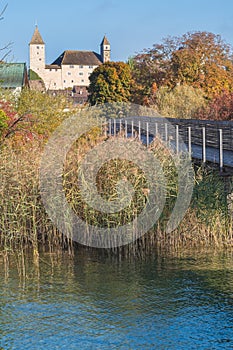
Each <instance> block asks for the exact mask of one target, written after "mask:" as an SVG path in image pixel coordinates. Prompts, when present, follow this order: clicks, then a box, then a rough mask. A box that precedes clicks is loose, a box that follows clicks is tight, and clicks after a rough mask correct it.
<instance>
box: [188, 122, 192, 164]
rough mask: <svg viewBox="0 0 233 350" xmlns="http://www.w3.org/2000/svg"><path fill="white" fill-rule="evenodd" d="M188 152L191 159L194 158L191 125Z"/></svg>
mask: <svg viewBox="0 0 233 350" xmlns="http://www.w3.org/2000/svg"><path fill="white" fill-rule="evenodd" d="M188 152H189V157H190V159H191V158H192V130H191V126H189V127H188Z"/></svg>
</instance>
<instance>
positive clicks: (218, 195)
mask: <svg viewBox="0 0 233 350" xmlns="http://www.w3.org/2000/svg"><path fill="white" fill-rule="evenodd" d="M103 141H104V137H103V136H102V135H101V136H99V133H98V132H96V133H95V136H94V137H93V138H92V137H91V135H86V137H82V139H81V140H78V141H77V142H76V143H75V144H74V146H73V147H72V148H71V150H70V152H69V153H68V155H67V159H66V163H65V165H64V174H63V175H64V179H63V180H64V190H65V193H66V198H67V201H68V202H69V203H70V205H71V207H72V209H73V210H74V211H75V212H76V213H77V215H79V217H81V218H82V219H83V220H84V221H86V222H87V223H89V224H92V225H97V226H101V227H118V226H120V225H124V224H126V223H129V222H131V221H132V220H133V219H134V218H135V217H136V216H137V215H138V214H139V213H140V212H141V211H142V209H143V207H144V205H145V203H146V201H147V198H148V193H147V181H146V178H145V174H144V173H143V172H142V170H140V169H139V168H137V166H135V164H134V163H133V162H129V161H126V160H120V159H114V160H112V161H110V162H108V163H106V164H104V165H103V167H102V168H101V169H100V171H99V172H98V175H97V179H96V185H97V188H98V191H99V193H100V194H101V195H102V196H103V197H104V198H105V199H106V200H110V201H111V200H115V198H117V197H116V196H117V191H116V188H117V186H116V184H117V182H118V181H119V180H122V179H127V180H129V181H130V182H131V184H132V186H133V188H134V196H133V200H132V202H131V203H130V205H128V206H127V207H126V208H125V209H124V210H122V211H120V212H117V213H110V214H104V213H101V212H100V211H97V210H94V209H93V208H91V207H89V206H88V205H87V203H85V202H84V201H83V198H82V196H81V193H80V188H79V187H78V185H77V175H78V172H79V164H80V162H81V160H82V158H83V156H84V155H85V153H87V152H88V151H89V150H90V148H92V147H95V145H96V144H97V143H98V142H103ZM132 142H139V141H137V140H135V141H132ZM150 150H151V152H154V154H155V156H156V157H159V159H160V161H161V163H162V167H163V171H164V174H165V176H166V179H167V182H168V185H167V197H166V204H165V207H164V210H163V213H162V215H161V217H160V219H159V221H158V222H157V223H156V224H155V226H154V227H153V228H152V229H151V230H150V231H149V232H148V233H147V234H145V235H144V236H143V237H142V238H141V239H139V240H138V241H137V242H134V243H132V244H130V245H129V246H127V247H123V248H117V249H113V250H112V251H111V253H113V254H114V253H117V254H118V253H119V251H120V252H122V254H123V253H124V252H134V253H135V254H141V252H142V251H143V252H144V253H145V254H146V252H148V251H150V250H152V249H164V248H166V249H171V250H172V249H173V250H174V249H179V248H181V247H184V246H186V247H194V246H204V247H205V246H206V247H207V246H210V245H213V246H215V247H216V246H217V247H222V246H232V245H233V233H232V218H231V217H230V216H229V213H228V211H227V201H226V193H225V190H224V181H223V179H222V178H220V176H219V175H218V174H217V173H215V172H214V171H213V170H211V169H207V168H205V169H203V168H201V167H198V168H197V169H196V171H195V186H194V191H193V198H192V201H191V205H190V207H189V209H188V211H187V213H186V215H185V218H184V220H183V221H182V222H181V224H180V225H179V227H178V228H177V229H176V230H175V231H173V232H172V233H169V234H168V233H166V232H165V229H164V228H165V226H166V222H167V221H168V219H169V216H170V214H171V211H172V209H173V206H174V203H175V201H176V195H177V172H176V168H175V166H174V161H173V159H172V158H171V156H170V154H169V153H168V152H167V151H166V149H164V148H163V146H162V145H161V143H160V142H159V140H158V139H157V140H155V141H154V143H153V144H152V145H151V146H150ZM42 151H43V146H42V145H41V144H40V143H39V142H36V141H32V142H28V143H27V144H25V145H23V146H22V147H15V146H14V143H13V142H12V141H11V140H8V141H7V143H6V144H5V145H4V147H3V148H2V149H1V159H0V193H1V195H0V212H1V221H0V247H1V250H2V251H4V252H5V253H6V252H9V251H16V250H21V251H24V250H25V249H27V248H30V249H32V250H33V254H34V257H37V256H38V255H39V252H40V250H43V251H45V250H48V251H50V252H53V251H55V250H60V251H62V250H68V252H69V254H72V253H73V248H74V246H73V243H72V240H71V239H67V237H64V236H63V234H62V233H61V232H59V231H58V229H57V228H56V227H55V225H54V224H53V223H52V222H51V221H50V219H49V218H48V215H47V214H46V212H45V209H44V207H43V204H42V201H41V197H40V192H39V164H40V157H41V154H42ZM155 247H156V248H155Z"/></svg>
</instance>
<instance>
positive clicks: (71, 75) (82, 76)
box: [29, 26, 111, 90]
mask: <svg viewBox="0 0 233 350" xmlns="http://www.w3.org/2000/svg"><path fill="white" fill-rule="evenodd" d="M110 52H111V48H110V44H109V41H108V39H107V38H106V36H104V38H103V40H102V42H101V44H100V54H98V53H96V52H94V51H76V50H75V51H71V50H67V51H64V52H63V53H62V54H61V55H60V56H59V57H58V58H57V59H56V60H55V61H54V62H53V63H52V64H49V65H47V64H46V63H45V43H44V41H43V39H42V37H41V35H40V32H39V30H38V27H37V26H36V28H35V31H34V33H33V36H32V39H31V41H30V43H29V56H30V57H29V59H30V69H31V70H32V71H34V72H35V73H37V74H38V75H39V77H40V78H41V79H43V81H44V84H45V88H46V90H64V89H68V88H73V87H74V86H77V87H87V86H88V85H89V83H90V82H89V76H90V74H91V73H92V72H93V70H94V69H95V68H96V67H98V66H99V65H100V64H102V63H104V62H108V61H110Z"/></svg>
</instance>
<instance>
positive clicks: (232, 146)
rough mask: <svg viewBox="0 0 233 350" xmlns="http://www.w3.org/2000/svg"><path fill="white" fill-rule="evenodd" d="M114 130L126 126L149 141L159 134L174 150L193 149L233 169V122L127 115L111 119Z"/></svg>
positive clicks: (127, 130) (128, 133) (194, 154)
mask: <svg viewBox="0 0 233 350" xmlns="http://www.w3.org/2000/svg"><path fill="white" fill-rule="evenodd" d="M109 130H110V132H111V134H116V133H117V132H118V131H120V130H124V132H125V136H127V137H130V136H131V137H132V135H135V136H137V137H139V139H141V140H142V141H143V142H144V143H145V144H147V145H148V144H149V143H150V142H151V141H152V139H153V138H154V137H155V136H159V137H160V138H161V139H162V140H163V141H164V142H167V143H169V145H170V146H171V147H172V148H173V150H174V151H177V152H179V151H180V150H183V151H187V152H189V154H190V156H191V157H192V158H193V159H197V160H199V161H202V162H203V163H206V162H209V163H212V164H217V165H218V166H219V168H220V170H221V171H223V170H224V169H225V168H230V169H231V171H233V122H231V121H229V122H223V121H206V120H190V119H172V118H159V117H127V118H124V119H122V120H121V119H114V120H113V119H112V120H109Z"/></svg>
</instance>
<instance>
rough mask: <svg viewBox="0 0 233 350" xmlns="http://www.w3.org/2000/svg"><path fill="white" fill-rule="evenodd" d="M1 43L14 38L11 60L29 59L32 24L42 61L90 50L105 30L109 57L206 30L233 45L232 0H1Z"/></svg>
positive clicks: (122, 57)
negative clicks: (42, 43)
mask: <svg viewBox="0 0 233 350" xmlns="http://www.w3.org/2000/svg"><path fill="white" fill-rule="evenodd" d="M6 3H8V7H7V10H6V12H5V14H4V19H3V20H2V21H1V22H0V26H1V27H0V30H1V32H0V33H1V36H0V44H1V45H0V47H2V46H4V45H5V44H6V43H8V42H13V45H12V52H11V55H10V57H9V60H11V61H12V60H13V61H17V62H20V61H21V62H27V63H28V43H29V41H30V39H31V37H32V34H33V31H34V28H35V23H36V22H37V23H38V27H39V30H40V32H41V34H42V37H43V39H44V41H45V43H46V56H47V57H46V62H47V63H51V62H52V61H53V60H55V59H56V58H57V56H59V55H60V54H61V53H62V52H63V51H64V50H67V49H76V50H93V51H96V52H99V44H100V42H101V40H102V38H103V35H104V34H106V35H107V37H108V39H109V41H110V43H111V49H112V60H115V61H116V60H122V61H126V60H127V58H128V57H129V56H132V55H134V54H136V53H137V52H140V51H142V50H143V49H144V48H149V47H152V45H153V44H154V43H158V42H159V41H160V40H161V38H164V37H167V36H168V35H171V36H173V35H181V34H184V33H186V32H188V31H194V30H206V31H210V32H213V33H216V34H220V35H221V36H222V38H223V39H224V40H225V41H226V42H228V43H229V44H231V45H232V46H233V1H232V0H195V1H194V0H161V1H158V0H144V1H143V0H141V1H139V0H134V1H133V0H68V1H64V0H63V1H60V0H47V1H44V0H40V1H35V2H34V1H32V0H1V1H0V5H1V6H2V7H4V5H5V4H6Z"/></svg>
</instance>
